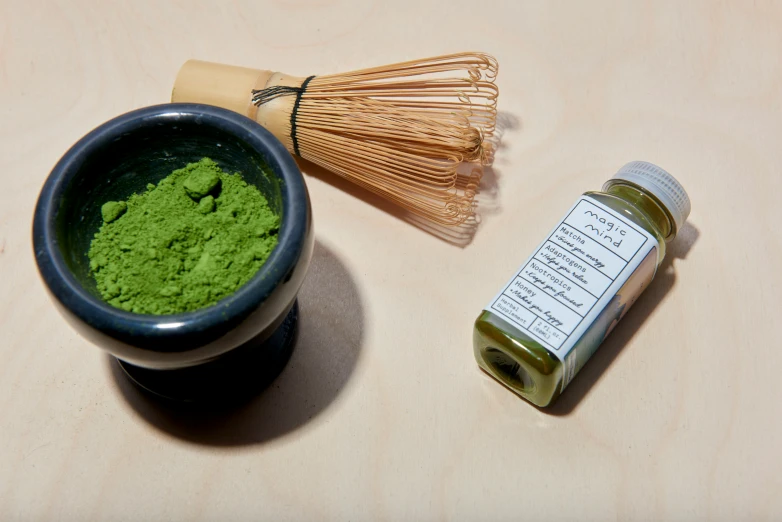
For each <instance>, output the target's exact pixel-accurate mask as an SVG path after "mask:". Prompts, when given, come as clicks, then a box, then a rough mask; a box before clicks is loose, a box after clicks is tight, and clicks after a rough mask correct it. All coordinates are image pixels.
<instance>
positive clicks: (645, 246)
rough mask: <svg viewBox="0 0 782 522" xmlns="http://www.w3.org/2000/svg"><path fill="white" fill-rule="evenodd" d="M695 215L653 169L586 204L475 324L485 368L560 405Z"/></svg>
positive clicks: (678, 190) (617, 180) (588, 197)
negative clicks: (580, 371)
mask: <svg viewBox="0 0 782 522" xmlns="http://www.w3.org/2000/svg"><path fill="white" fill-rule="evenodd" d="M689 210H690V202H689V198H688V197H687V194H686V193H685V192H684V189H683V188H682V187H681V185H679V183H678V182H677V181H676V180H675V179H674V178H673V177H672V176H671V175H670V174H668V173H667V172H665V171H663V170H662V169H660V168H659V167H656V166H654V165H652V164H649V163H645V162H633V163H629V164H627V165H625V166H624V167H622V169H620V171H619V173H618V174H617V175H616V176H614V178H612V179H611V180H609V181H608V182H607V183H606V184H605V185H604V186H603V191H602V192H587V193H585V194H583V195H582V197H581V198H580V199H579V201H578V202H577V203H576V205H574V207H573V209H571V212H570V213H568V215H567V216H566V217H565V218H564V219H563V220H562V222H560V223H559V224H558V225H557V227H556V228H555V229H554V231H553V232H552V234H551V235H550V236H549V237H548V238H547V240H546V241H544V242H543V243H542V244H541V245H540V246H539V248H538V249H537V250H536V251H535V253H534V254H533V256H531V257H530V259H529V260H528V261H527V263H526V264H525V265H522V268H521V269H520V270H519V272H517V274H516V275H515V276H514V278H513V279H511V281H510V282H509V283H508V285H507V286H506V287H505V289H504V290H503V291H502V292H500V294H499V295H498V296H497V297H496V298H495V299H494V300H493V301H492V302H491V303H490V304H489V305H488V306H487V307H486V309H485V310H484V311H483V312H482V313H481V314H480V316H479V317H478V319H477V320H476V321H475V328H474V332H473V348H474V353H475V359H476V360H477V362H478V365H479V366H480V367H481V369H483V370H484V371H485V372H486V373H488V374H489V375H490V376H492V377H493V378H494V379H496V380H497V381H499V382H500V383H502V384H503V385H504V386H505V387H506V388H508V389H509V390H511V391H512V392H514V393H516V394H517V395H519V396H521V397H522V398H524V399H526V400H528V401H529V402H531V403H533V404H535V405H536V406H539V407H545V406H549V405H550V404H552V403H553V402H554V401H555V400H556V399H557V397H559V395H560V394H561V393H562V392H563V391H564V389H565V387H566V386H567V385H568V383H569V382H570V380H572V378H573V377H574V376H575V374H577V373H578V371H579V370H580V369H581V368H582V367H583V366H584V364H585V363H586V361H587V360H588V359H589V358H590V357H591V356H592V354H593V353H594V352H595V350H596V349H597V348H598V346H599V345H600V343H601V342H602V341H603V339H605V337H606V336H607V335H608V334H609V333H610V332H611V330H612V329H613V328H614V326H615V325H616V323H617V322H618V321H619V320H620V319H621V318H622V317H623V316H624V314H625V313H626V312H627V310H628V309H629V308H630V307H631V306H632V304H633V303H634V302H635V300H636V299H637V297H638V296H639V295H640V293H641V292H643V290H644V289H645V288H646V286H648V284H649V282H650V281H651V279H652V278H653V277H654V274H655V272H656V269H657V267H658V266H659V265H660V264H661V263H662V261H663V258H664V257H665V251H666V242H669V241H671V240H673V238H674V237H675V236H676V232H677V230H678V229H679V228H680V227H681V225H682V224H683V223H684V221H685V220H686V218H687V215H688V214H689Z"/></svg>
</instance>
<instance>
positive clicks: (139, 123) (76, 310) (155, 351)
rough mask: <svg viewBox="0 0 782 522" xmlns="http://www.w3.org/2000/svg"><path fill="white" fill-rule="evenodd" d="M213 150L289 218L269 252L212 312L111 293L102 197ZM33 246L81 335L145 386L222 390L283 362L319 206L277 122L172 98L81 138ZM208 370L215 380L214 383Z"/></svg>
mask: <svg viewBox="0 0 782 522" xmlns="http://www.w3.org/2000/svg"><path fill="white" fill-rule="evenodd" d="M203 157H209V158H211V159H213V160H214V161H216V162H217V163H218V164H219V165H220V167H222V168H223V169H224V170H226V171H229V172H240V173H241V175H242V177H243V178H244V180H245V181H247V182H248V183H250V184H252V185H255V186H256V187H257V188H258V189H259V190H260V191H261V193H262V194H264V196H265V197H266V199H267V200H268V201H269V204H270V206H271V207H272V209H273V210H274V211H276V212H278V213H279V215H280V216H281V225H280V231H279V243H278V245H277V246H276V248H275V249H274V251H273V252H272V254H271V256H270V257H269V259H268V260H267V261H266V263H265V264H264V265H263V266H262V267H261V269H260V270H259V271H258V272H257V273H256V274H255V276H254V277H253V278H252V279H251V280H250V281H249V282H247V283H246V284H245V285H244V286H243V287H241V288H240V289H239V290H237V291H236V292H235V293H234V294H232V295H230V296H228V297H226V298H224V299H223V300H221V301H220V302H218V303H217V304H215V305H213V306H210V307H208V308H203V309H201V310H196V311H193V312H188V313H183V314H177V315H163V316H153V315H141V314H135V313H131V312H126V311H123V310H121V309H118V308H115V307H113V306H111V305H109V304H107V303H105V302H104V301H103V300H102V299H101V298H100V295H99V294H98V291H97V287H96V283H95V280H94V278H93V277H92V275H91V274H90V267H89V259H88V257H87V252H88V250H89V247H90V241H91V240H92V238H93V236H94V234H95V233H96V232H97V231H98V229H99V227H100V225H101V223H102V220H101V213H100V208H101V205H102V204H103V203H105V202H106V201H112V200H123V199H126V198H127V197H128V196H130V195H131V194H133V193H136V192H140V191H143V190H145V187H146V185H147V183H153V184H157V182H159V181H160V180H161V179H162V178H164V177H166V176H167V175H168V174H170V173H171V172H172V171H173V170H175V169H178V168H181V167H184V166H185V165H186V164H187V163H190V162H195V161H198V160H200V159H201V158H203ZM33 246H34V249H35V259H36V262H37V264H38V269H39V271H40V274H41V277H42V279H43V281H44V283H45V286H46V288H47V289H48V290H49V292H50V294H51V296H52V297H53V301H54V303H56V305H57V306H58V308H59V310H60V311H61V313H62V314H63V315H64V316H65V318H66V319H67V320H68V321H69V322H70V323H71V324H72V325H73V326H74V327H75V328H76V329H77V330H78V331H79V332H80V333H81V335H83V336H84V337H85V338H86V339H88V340H89V341H91V342H92V343H94V344H95V345H97V346H99V347H101V348H103V349H104V350H106V351H107V352H109V353H110V354H111V355H112V356H114V357H116V358H117V359H119V361H120V362H121V364H122V366H123V368H124V369H125V370H126V372H128V373H129V374H130V375H131V377H133V379H134V380H136V381H137V383H139V384H141V385H142V386H143V387H145V388H147V389H150V390H151V391H154V392H156V393H159V394H160V395H163V396H168V397H173V398H180V399H184V400H191V399H192V400H198V399H199V398H205V397H206V398H208V397H214V396H217V395H220V393H219V392H220V390H219V389H217V388H219V387H220V386H221V385H229V387H231V386H232V384H231V383H233V382H238V381H239V380H240V379H239V377H242V378H248V379H250V380H255V381H261V380H263V379H261V378H260V377H259V376H263V377H264V379H267V380H268V378H269V377H270V376H274V375H276V374H277V373H278V372H279V371H280V370H281V368H282V366H284V364H285V362H286V361H287V358H288V356H289V355H290V349H291V347H292V345H293V332H295V323H296V313H297V308H296V296H297V293H298V291H299V288H300V286H301V284H302V281H303V279H304V276H305V273H306V271H307V268H308V265H309V262H310V258H311V255H312V248H313V233H312V216H311V208H310V202H309V196H308V193H307V189H306V186H305V184H304V180H303V178H302V175H301V172H300V171H299V169H298V166H297V165H296V162H295V161H294V160H293V158H292V157H291V155H290V153H288V151H287V150H286V149H285V148H284V146H283V145H282V144H281V143H280V142H279V140H277V139H276V138H275V137H274V136H273V135H272V134H271V133H270V132H268V131H267V130H266V129H264V128H263V127H261V126H260V125H258V124H257V123H255V122H253V121H252V120H250V119H248V118H246V117H244V116H242V115H239V114H236V113H233V112H230V111H227V110H225V109H221V108H217V107H212V106H208V105H199V104H166V105H158V106H153V107H147V108H143V109H140V110H136V111H132V112H129V113H127V114H124V115H121V116H119V117H117V118H115V119H113V120H110V121H108V122H107V123H105V124H103V125H101V126H100V127H98V128H96V129H95V130H93V131H92V132H90V133H89V134H87V135H86V136H84V137H83V138H82V139H81V140H79V141H78V142H77V143H76V144H75V145H73V147H71V149H70V150H69V151H68V152H67V153H66V154H65V155H64V156H63V157H62V159H60V161H59V162H58V163H57V165H56V166H55V167H54V169H53V170H52V171H51V173H50V175H49V177H48V179H47V180H46V183H45V184H44V186H43V189H42V191H41V193H40V196H39V199H38V203H37V206H36V209H35V216H34V220H33ZM220 372H222V373H220ZM237 372H239V373H242V372H244V373H242V375H239V374H238V373H237ZM245 374H246V375H245ZM254 375H255V377H253V376H254ZM206 378H212V379H213V380H214V383H213V385H212V387H213V388H214V389H212V390H208V389H203V388H204V386H206V387H207V388H208V387H209V385H208V383H204V382H203V381H202V379H206ZM221 378H222V379H227V381H226V382H221V381H220V379H221ZM215 379H216V380H215ZM199 380H201V384H200V385H199V384H198V382H190V381H199ZM188 386H190V387H191V388H193V389H187V388H188ZM196 396H197V397H196Z"/></svg>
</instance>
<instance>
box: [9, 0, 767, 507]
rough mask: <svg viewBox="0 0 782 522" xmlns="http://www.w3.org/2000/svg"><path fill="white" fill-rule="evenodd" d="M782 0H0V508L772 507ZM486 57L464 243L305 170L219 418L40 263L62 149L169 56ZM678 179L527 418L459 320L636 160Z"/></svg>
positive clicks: (278, 64) (355, 61) (292, 61)
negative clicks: (242, 362) (39, 209)
mask: <svg viewBox="0 0 782 522" xmlns="http://www.w3.org/2000/svg"><path fill="white" fill-rule="evenodd" d="M781 27H782V2H768V1H767V2H762V1H757V2H745V1H743V0H736V1H733V2H725V1H720V2H717V1H714V2H709V1H703V2H679V1H660V2H642V1H629V2H622V1H613V2H612V1H602V0H594V1H591V2H581V1H577V0H570V1H561V2H537V1H535V2H533V1H514V2H510V1H508V2H483V3H477V2H466V1H463V0H454V1H449V2H447V1H444V0H443V1H439V2H437V1H426V0H420V1H416V2H382V1H380V0H371V1H358V0H290V1H284V0H277V1H259V0H253V1H250V0H248V1H243V0H242V1H239V0H237V1H233V2H219V1H217V0H215V1H200V2H162V1H152V0H146V1H133V2H114V1H107V2H87V1H71V2H57V1H51V2H35V1H31V0H24V1H21V0H20V1H10V0H3V1H2V2H0V158H2V167H1V168H0V182H2V191H1V192H0V298H1V299H0V519H2V520H4V521H12V520H46V521H57V520H63V521H70V520H107V521H110V520H145V521H153V520H235V521H241V520H465V521H472V520H522V519H524V520H576V519H577V520H696V519H698V520H740V519H744V520H782V494H780V493H781V492H782V473H780V469H782V384H781V382H782V381H780V378H779V373H780V370H781V369H782V343H781V342H780V341H779V339H780V335H779V334H775V333H774V332H775V331H776V328H777V327H778V326H780V324H777V323H776V322H775V321H777V320H778V315H779V313H780V311H782V307H781V306H780V292H782V271H780V269H779V256H780V255H782V233H780V227H782V212H781V211H780V204H779V198H780V197H781V196H780V195H781V194H782V172H781V166H782V31H781V30H780V28H781ZM461 50H483V51H486V52H490V53H492V54H494V55H495V56H496V57H497V58H498V60H499V62H500V75H499V78H498V84H499V86H500V90H501V95H500V101H499V109H500V111H501V114H500V122H501V126H502V129H503V131H504V133H503V137H502V146H501V148H500V150H499V152H498V154H497V159H496V162H495V165H494V168H493V172H490V173H489V174H488V175H487V176H486V181H485V183H484V185H483V187H482V195H481V198H480V199H481V203H480V204H481V207H480V208H481V213H482V224H481V226H480V229H479V230H478V231H477V234H476V235H475V237H474V239H473V241H472V242H471V243H470V244H468V245H467V246H464V247H458V246H454V245H451V244H448V243H447V242H444V241H441V240H439V239H437V238H435V237H433V236H431V235H429V234H427V233H425V232H423V231H421V230H420V229H419V228H416V227H414V226H411V225H410V224H409V223H408V222H406V221H405V220H404V219H400V217H399V215H398V214H397V213H396V212H395V211H394V210H393V209H390V208H389V207H388V206H387V205H385V204H383V203H382V202H379V201H378V200H376V199H375V198H373V197H370V196H367V195H366V194H365V193H363V192H362V191H361V190H357V189H351V188H350V187H347V186H345V185H344V184H341V183H338V182H335V181H334V180H333V178H332V177H331V176H329V175H328V174H325V173H323V172H314V170H313V169H312V168H311V167H309V166H306V165H305V166H304V167H303V170H304V171H305V174H306V179H307V183H308V186H309V189H310V191H311V196H312V204H313V212H314V219H315V223H316V238H317V239H316V241H317V243H316V250H315V255H314V259H313V262H312V265H311V270H310V273H309V275H308V279H307V280H306V282H305V284H304V287H303V289H302V292H301V310H302V317H301V336H300V339H299V342H298V345H297V347H296V351H295V354H294V356H293V358H292V360H291V362H290V364H289V366H288V367H287V368H286V369H285V371H284V373H283V374H282V375H281V376H280V378H279V379H278V380H277V381H276V382H275V383H274V385H273V386H272V388H271V389H269V390H268V391H267V392H266V393H264V394H263V395H262V396H260V397H259V398H258V399H257V400H255V401H254V402H253V403H252V404H251V405H250V406H249V407H247V408H246V409H244V410H241V411H239V412H235V413H232V414H230V415H214V416H210V417H193V416H187V415H184V414H179V415H178V414H172V413H167V412H166V411H164V410H161V408H160V407H159V406H158V405H157V404H156V403H154V402H152V401H150V400H148V399H146V398H145V397H143V396H141V395H140V394H139V393H138V392H137V391H136V390H135V389H134V388H133V387H132V386H130V385H129V384H128V383H127V382H126V381H125V380H124V378H122V376H120V375H118V374H117V372H116V371H114V370H113V367H112V365H111V362H110V359H109V358H108V356H107V355H105V353H104V352H102V351H101V350H99V349H98V348H96V347H94V346H92V345H90V344H89V343H88V342H87V341H85V340H84V339H83V338H81V337H80V336H79V335H77V334H76V333H75V332H74V331H73V330H71V328H70V327H69V326H68V325H66V323H65V322H64V321H63V319H62V318H61V317H60V316H59V314H58V313H57V311H56V310H55V308H54V307H53V305H52V304H51V302H50V300H49V298H48V297H47V295H46V293H45V291H44V288H43V285H42V283H41V281H40V279H39V277H38V274H37V270H36V267H35V264H34V261H33V256H32V248H31V242H30V236H31V233H30V231H31V218H32V214H33V208H34V205H35V201H36V197H37V195H38V192H39V190H40V188H41V186H42V184H43V182H44V180H45V178H46V176H47V175H48V173H49V171H50V169H51V168H52V167H53V165H54V164H55V163H56V162H57V160H58V159H59V157H60V156H61V155H62V154H63V153H64V151H65V150H66V149H67V148H68V147H69V146H70V145H71V144H72V143H73V142H74V141H76V140H77V139H79V138H80V137H81V136H82V135H84V134H85V133H86V132H88V131H89V130H90V129H92V128H94V127H95V126H97V125H99V124H100V123H102V122H104V121H105V120H107V119H110V118H112V117H114V116H116V115H118V114H120V113H123V112H125V111H128V110H131V109H134V108H138V107H141V106H145V105H151V104H157V103H161V102H166V101H167V100H168V97H169V95H170V90H171V86H172V84H173V80H174V77H175V74H176V72H177V70H178V68H179V66H180V65H181V64H182V63H183V62H184V61H185V60H187V59H189V58H200V59H206V60H213V61H220V62H225V63H232V64H237V65H247V66H258V67H265V68H271V69H275V70H282V71H286V72H290V73H292V74H300V75H307V74H315V73H326V72H338V71H343V70H350V69H356V68H361V67H366V66H371V65H376V64H383V63H393V62H397V61H402V60H407V59H413V58H418V57H425V56H430V55H436V54H442V53H449V52H457V51H461ZM636 159H644V160H647V161H652V162H655V163H657V164H659V165H660V166H662V167H663V168H665V169H668V170H669V171H670V172H671V173H673V174H674V175H675V176H676V177H678V179H679V180H680V181H681V182H682V183H683V184H684V186H685V187H686V188H687V189H688V191H689V194H690V197H691V199H692V204H693V210H692V214H691V215H690V220H689V225H688V226H687V227H686V228H685V229H684V230H683V231H682V233H681V235H680V237H679V238H677V239H676V241H675V242H674V243H672V245H671V251H670V261H669V262H666V264H665V265H664V269H663V270H662V272H661V273H659V274H658V277H657V278H656V279H655V281H654V283H653V284H652V286H651V287H650V288H649V290H648V291H647V292H646V293H645V294H644V295H643V296H642V298H641V299H640V300H639V302H638V303H637V304H636V306H635V307H634V308H633V309H632V310H631V311H630V313H629V314H628V315H627V317H626V318H625V319H624V320H623V322H622V323H621V324H620V325H619V326H618V327H617V328H616V330H615V331H614V333H613V334H612V335H611V336H610V338H609V339H608V340H607V341H606V343H605V344H604V345H603V347H602V348H601V349H600V350H599V351H598V353H597V354H596V356H595V357H594V358H593V359H592V361H591V362H590V363H589V364H588V365H587V367H586V368H585V369H584V370H583V371H582V372H581V374H580V375H578V376H577V377H576V379H575V381H574V383H573V384H572V385H571V387H570V388H569V389H568V391H567V392H566V393H565V395H563V397H562V398H561V400H560V402H559V403H558V405H557V406H556V407H555V408H554V409H553V410H551V411H541V410H538V409H535V408H533V407H531V406H530V405H528V404H527V403H525V402H524V401H522V400H519V399H517V398H516V397H515V396H514V395H512V394H511V393H509V392H507V391H506V390H505V389H503V388H502V387H500V386H499V385H498V384H496V383H495V382H494V381H492V380H490V379H489V378H487V377H486V376H484V375H483V374H482V373H480V372H479V370H478V369H477V366H476V364H475V362H474V359H473V355H472V346H471V327H472V322H473V320H474V319H475V317H476V316H477V314H478V313H479V311H480V310H481V308H482V307H483V306H484V305H485V304H486V303H487V302H488V300H489V299H490V298H491V297H492V296H493V295H494V294H495V292H496V291H497V290H498V288H499V287H500V286H501V285H502V284H503V283H504V282H505V281H506V280H507V279H508V278H509V277H510V276H511V274H512V273H513V271H514V270H515V269H516V268H517V267H518V265H519V264H520V263H521V262H522V261H523V259H524V258H525V257H526V256H527V255H528V254H529V253H530V251H531V250H532V249H533V248H534V246H535V245H536V244H537V243H538V242H539V241H540V240H541V238H542V237H543V236H544V235H545V233H546V232H547V231H548V230H549V229H550V227H551V226H553V224H554V223H555V222H556V220H557V219H558V218H559V217H560V216H561V215H562V213H563V212H564V211H565V210H566V209H567V207H568V206H569V205H570V204H571V203H572V202H573V201H574V200H575V198H576V197H577V196H578V195H579V194H580V193H581V192H584V191H586V190H592V189H598V188H599V187H600V186H601V185H602V183H603V181H604V180H606V179H607V178H608V177H610V176H611V175H612V174H613V173H614V172H615V170H616V169H617V168H618V167H619V166H621V165H622V164H624V163H625V162H627V161H630V160H636Z"/></svg>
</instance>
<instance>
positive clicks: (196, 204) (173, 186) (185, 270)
mask: <svg viewBox="0 0 782 522" xmlns="http://www.w3.org/2000/svg"><path fill="white" fill-rule="evenodd" d="M101 215H102V217H103V221H104V223H103V225H102V226H101V228H100V230H99V231H98V232H97V233H96V234H95V238H94V239H93V240H92V244H91V246H90V251H89V258H90V269H91V271H92V274H93V275H94V277H95V280H96V281H97V283H98V291H99V292H100V294H101V296H102V297H103V299H104V300H106V301H107V302H108V303H109V304H111V305H113V306H116V307H118V308H122V309H123V310H127V311H130V312H135V313H139V314H154V315H162V314H174V313H180V312H188V311H192V310H196V309H198V308H203V307H205V306H210V305H212V304H215V303H216V302H217V301H219V300H220V299H222V298H224V297H226V296H228V295H230V294H231V293H233V292H235V291H236V290H237V289H238V288H239V287H241V286H242V285H244V284H245V283H246V282H247V281H249V280H250V278H252V276H253V275H254V274H255V273H256V272H257V271H258V269H259V268H260V267H261V265H263V263H264V262H265V261H266V259H267V258H268V257H269V255H270V254H271V252H272V250H273V249H274V247H275V246H276V245H277V232H278V230H279V225H280V220H279V217H278V216H277V215H276V214H275V213H274V212H273V211H272V210H271V209H270V208H269V204H268V202H267V201H266V199H265V198H264V197H263V195H261V193H260V192H259V191H258V189H257V188H256V187H254V186H252V185H248V184H247V183H246V182H245V181H243V180H242V178H241V176H240V175H239V174H228V173H226V172H223V171H222V170H221V169H220V167H218V165H217V164H216V163H215V162H214V161H212V160H210V159H209V158H204V159H202V160H201V161H199V162H198V163H191V164H189V165H187V166H186V167H185V168H183V169H179V170H175V171H174V172H172V173H171V174H170V175H169V176H168V177H166V178H165V179H163V180H162V181H160V183H158V185H157V186H154V185H151V184H150V185H147V190H146V191H145V192H143V193H141V194H134V195H132V196H130V198H129V199H128V200H127V201H108V202H106V203H105V204H104V205H103V207H102V208H101Z"/></svg>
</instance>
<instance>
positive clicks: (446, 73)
mask: <svg viewBox="0 0 782 522" xmlns="http://www.w3.org/2000/svg"><path fill="white" fill-rule="evenodd" d="M497 69H498V64H497V60H495V59H494V58H493V57H492V56H490V55H487V54H483V53H460V54H452V55H446V56H438V57H435V58H428V59H423V60H414V61H409V62H403V63H397V64H393V65H384V66H380V67H373V68H369V69H363V70H358V71H353V72H348V73H342V74H330V75H322V76H320V75H316V76H309V77H296V76H289V75H287V74H283V73H279V72H272V71H264V70H257V69H249V68H244V67H234V66H229V65H222V64H215V63H210V62H202V61H198V60H191V61H188V62H187V63H185V65H184V66H183V67H182V69H181V70H180V71H179V74H178V76H177V79H176V84H175V86H174V91H173V93H172V96H171V98H172V101H174V102H200V103H208V104H211V105H218V106H221V107H225V108H228V109H231V110H234V111H236V112H239V113H241V114H244V115H246V116H248V117H250V118H252V119H254V120H256V121H257V122H258V123H260V124H261V125H263V126H264V127H266V128H267V129H268V130H269V131H271V132H272V133H273V134H274V135H275V136H276V137H277V138H278V139H280V140H281V141H282V143H283V144H285V146H286V147H287V148H288V150H289V151H291V153H293V154H295V155H296V156H299V157H301V158H304V159H306V160H308V161H311V162H312V163H315V164H317V165H320V166H321V167H323V168H325V169H327V170H330V171H332V172H334V173H336V174H338V175H340V176H342V177H343V178H345V179H347V180H349V181H351V182H353V183H355V184H357V185H359V186H361V187H364V188H365V189H367V190H370V191H371V192H374V193H375V194H378V195H379V196H381V197H383V198H385V199H387V200H389V201H391V202H393V203H395V204H397V205H399V206H400V207H402V208H404V209H406V210H407V211H409V212H411V213H413V214H415V215H417V216H420V217H422V218H424V219H426V220H429V221H431V222H433V223H436V224H438V225H445V226H457V225H461V224H463V223H465V222H466V221H467V220H468V219H470V218H471V217H473V215H474V210H475V208H474V207H475V204H474V197H475V192H476V190H477V187H478V183H479V182H480V178H481V175H482V167H483V166H484V165H486V164H488V163H489V162H490V161H491V159H492V154H493V150H492V145H491V141H490V140H489V138H491V137H492V136H493V134H494V131H495V122H496V117H497V97H498V95H499V90H498V88H497V86H496V85H495V83H494V80H495V78H496V76H497ZM465 172H467V173H465Z"/></svg>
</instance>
